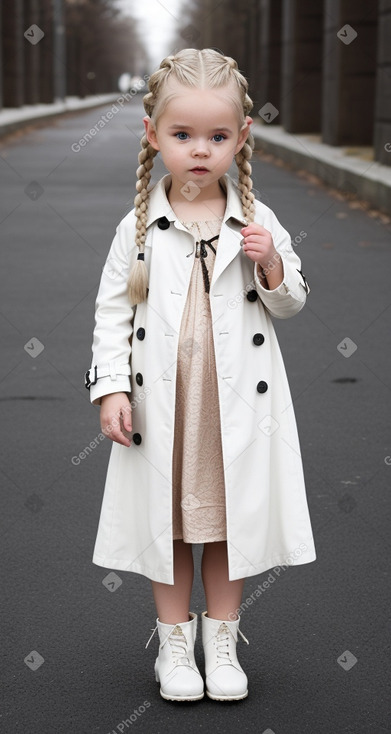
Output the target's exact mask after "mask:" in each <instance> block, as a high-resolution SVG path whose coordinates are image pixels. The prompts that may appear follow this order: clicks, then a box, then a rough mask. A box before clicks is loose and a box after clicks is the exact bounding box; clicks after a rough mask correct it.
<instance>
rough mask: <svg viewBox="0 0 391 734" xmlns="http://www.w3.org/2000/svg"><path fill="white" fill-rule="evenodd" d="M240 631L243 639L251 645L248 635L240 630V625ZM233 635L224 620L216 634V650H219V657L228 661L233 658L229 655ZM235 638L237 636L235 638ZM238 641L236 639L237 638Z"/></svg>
mask: <svg viewBox="0 0 391 734" xmlns="http://www.w3.org/2000/svg"><path fill="white" fill-rule="evenodd" d="M238 633H239V635H240V636H241V638H242V640H244V642H245V643H246V644H247V645H249V644H250V643H249V641H248V639H247V637H245V636H244V634H243V632H241V631H240V629H239V627H238ZM230 635H231V636H232V637H234V636H233V634H232V632H231V630H230V628H229V627H228V626H227V625H226V624H225V622H223V623H222V624H221V625H220V627H219V630H218V632H217V635H216V651H217V657H218V658H220V659H222V660H226V661H227V662H231V658H230V655H229V636H230ZM234 639H235V638H234ZM235 642H236V640H235Z"/></svg>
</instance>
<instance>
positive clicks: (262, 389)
mask: <svg viewBox="0 0 391 734" xmlns="http://www.w3.org/2000/svg"><path fill="white" fill-rule="evenodd" d="M267 388H268V384H267V382H264V381H263V380H261V382H258V385H257V390H258V392H266V390H267Z"/></svg>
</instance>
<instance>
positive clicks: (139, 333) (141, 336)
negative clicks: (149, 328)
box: [136, 326, 145, 342]
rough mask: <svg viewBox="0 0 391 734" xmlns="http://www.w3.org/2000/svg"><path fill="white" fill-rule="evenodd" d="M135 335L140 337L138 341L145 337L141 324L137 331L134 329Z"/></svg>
mask: <svg viewBox="0 0 391 734" xmlns="http://www.w3.org/2000/svg"><path fill="white" fill-rule="evenodd" d="M136 336H137V339H140V341H141V342H142V340H143V339H144V337H145V329H143V327H142V326H140V328H139V329H137V331H136Z"/></svg>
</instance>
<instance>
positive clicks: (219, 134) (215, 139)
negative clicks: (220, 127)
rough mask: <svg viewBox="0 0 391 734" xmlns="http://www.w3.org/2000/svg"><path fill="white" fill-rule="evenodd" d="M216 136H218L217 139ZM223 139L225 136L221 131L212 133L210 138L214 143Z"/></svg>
mask: <svg viewBox="0 0 391 734" xmlns="http://www.w3.org/2000/svg"><path fill="white" fill-rule="evenodd" d="M217 138H219V140H217ZM225 139H226V137H225V135H223V133H216V135H213V138H212V140H214V141H215V143H221V141H222V140H225Z"/></svg>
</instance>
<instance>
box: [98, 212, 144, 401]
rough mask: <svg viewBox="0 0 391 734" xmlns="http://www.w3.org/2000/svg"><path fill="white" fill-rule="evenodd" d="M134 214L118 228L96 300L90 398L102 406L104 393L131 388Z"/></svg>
mask: <svg viewBox="0 0 391 734" xmlns="http://www.w3.org/2000/svg"><path fill="white" fill-rule="evenodd" d="M131 215H132V212H131V214H129V215H128V216H127V217H125V218H124V219H123V220H122V221H121V222H120V224H119V225H118V227H117V230H116V234H115V237H114V239H113V242H112V245H111V248H110V250H109V254H108V256H107V259H106V262H105V265H104V267H103V271H102V277H101V281H100V285H99V290H98V295H97V298H96V303H95V328H94V335H93V343H92V363H91V369H90V370H89V373H88V372H87V373H86V377H87V375H89V379H90V381H91V385H90V387H89V390H90V399H91V402H92V403H93V404H94V405H100V399H101V397H102V396H103V395H108V394H109V393H115V392H126V393H129V392H130V391H131V384H130V374H131V368H130V353H131V336H132V333H133V317H134V312H135V307H132V305H131V304H130V302H129V298H128V277H129V268H130V259H131V251H132V249H134V248H133V242H134V238H133V237H132V232H133V229H134V227H133V226H132V222H131V219H130V218H131ZM94 383H95V384H94ZM87 385H88V380H87V379H86V386H87Z"/></svg>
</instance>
